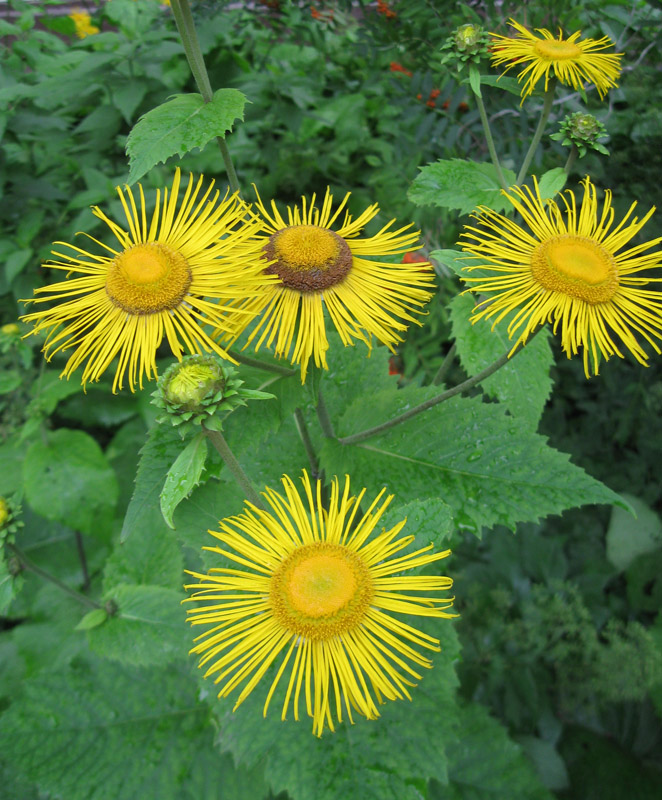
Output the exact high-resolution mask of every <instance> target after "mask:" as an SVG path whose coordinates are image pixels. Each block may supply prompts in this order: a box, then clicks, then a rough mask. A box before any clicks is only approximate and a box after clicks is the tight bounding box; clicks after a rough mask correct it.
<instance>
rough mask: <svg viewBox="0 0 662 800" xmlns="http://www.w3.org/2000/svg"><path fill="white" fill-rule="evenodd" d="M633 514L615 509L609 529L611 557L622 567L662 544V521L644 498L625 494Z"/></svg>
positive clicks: (625, 567)
mask: <svg viewBox="0 0 662 800" xmlns="http://www.w3.org/2000/svg"><path fill="white" fill-rule="evenodd" d="M623 499H624V500H627V502H628V503H629V504H630V505H631V506H632V510H633V511H634V514H636V516H634V515H633V514H631V513H629V512H628V511H625V510H624V509H622V508H614V509H612V512H611V519H610V520H609V528H608V529H607V558H608V559H609V560H610V561H611V563H612V564H613V565H614V566H615V567H617V568H618V569H619V570H624V569H627V568H628V567H629V566H630V564H631V563H632V562H633V561H634V559H635V558H637V557H638V556H640V555H643V554H645V553H651V552H653V550H657V549H658V548H659V547H660V546H662V521H661V520H660V517H659V516H658V515H657V514H656V513H655V512H654V511H652V510H651V509H650V508H649V507H648V506H647V505H646V503H644V501H643V500H640V499H639V498H638V497H633V496H632V495H629V494H624V495H623Z"/></svg>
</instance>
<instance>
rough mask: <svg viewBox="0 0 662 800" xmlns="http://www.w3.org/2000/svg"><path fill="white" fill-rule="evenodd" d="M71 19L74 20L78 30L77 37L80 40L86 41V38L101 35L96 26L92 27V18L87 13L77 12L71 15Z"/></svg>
mask: <svg viewBox="0 0 662 800" xmlns="http://www.w3.org/2000/svg"><path fill="white" fill-rule="evenodd" d="M69 19H71V20H73V23H74V27H75V28H76V36H78V38H79V39H84V38H85V37H86V36H92V35H93V34H95V33H99V29H98V28H97V26H96V25H92V17H91V16H90V15H89V14H87V13H86V12H85V11H77V12H73V13H72V14H69Z"/></svg>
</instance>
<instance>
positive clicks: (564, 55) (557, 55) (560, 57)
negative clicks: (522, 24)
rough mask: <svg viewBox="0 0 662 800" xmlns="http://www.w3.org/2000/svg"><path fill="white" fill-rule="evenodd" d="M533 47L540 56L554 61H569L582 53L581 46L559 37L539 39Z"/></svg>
mask: <svg viewBox="0 0 662 800" xmlns="http://www.w3.org/2000/svg"><path fill="white" fill-rule="evenodd" d="M533 47H534V49H535V51H536V52H537V53H538V55H539V56H542V57H543V58H549V59H551V60H552V61H568V60H569V59H573V58H577V57H578V56H580V55H581V54H582V49H581V47H579V46H578V45H576V44H575V43H574V42H566V41H563V40H561V41H559V40H558V39H539V40H538V41H537V42H536V43H535V44H534V46H533Z"/></svg>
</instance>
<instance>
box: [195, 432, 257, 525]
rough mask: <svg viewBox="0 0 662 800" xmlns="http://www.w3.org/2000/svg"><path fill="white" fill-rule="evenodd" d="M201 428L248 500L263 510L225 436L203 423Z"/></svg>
mask: <svg viewBox="0 0 662 800" xmlns="http://www.w3.org/2000/svg"><path fill="white" fill-rule="evenodd" d="M202 429H203V431H204V432H205V436H206V437H207V438H208V439H209V441H210V442H211V443H212V445H213V446H214V447H215V448H216V450H217V451H218V452H219V454H220V456H221V458H222V459H223V463H224V464H225V466H226V467H227V468H228V469H229V470H230V472H231V473H232V475H233V477H234V479H235V480H236V481H237V483H238V484H239V486H240V487H241V488H242V490H243V492H244V494H245V495H246V497H247V498H248V500H250V502H251V503H252V504H253V505H254V506H257V508H261V509H262V510H263V511H264V503H263V502H262V498H261V497H260V495H259V494H258V493H257V491H256V490H255V487H254V486H253V484H252V483H251V482H250V479H249V477H248V475H246V473H245V472H244V470H243V469H242V468H241V465H240V463H239V462H238V461H237V459H236V458H235V456H234V453H233V452H232V450H231V449H230V445H229V444H228V443H227V442H226V441H225V436H223V434H222V433H221V432H220V431H212V430H210V429H209V428H205V425H204V423H203V424H202Z"/></svg>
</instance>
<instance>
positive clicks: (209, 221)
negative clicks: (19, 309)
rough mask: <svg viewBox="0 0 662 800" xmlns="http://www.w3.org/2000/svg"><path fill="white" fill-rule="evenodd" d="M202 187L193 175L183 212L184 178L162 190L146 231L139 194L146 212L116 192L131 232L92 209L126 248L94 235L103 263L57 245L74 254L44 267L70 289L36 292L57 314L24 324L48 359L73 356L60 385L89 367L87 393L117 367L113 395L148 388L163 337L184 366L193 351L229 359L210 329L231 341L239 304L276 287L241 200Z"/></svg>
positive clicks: (129, 195)
mask: <svg viewBox="0 0 662 800" xmlns="http://www.w3.org/2000/svg"><path fill="white" fill-rule="evenodd" d="M203 181H204V179H203V177H200V178H199V180H198V181H197V182H194V180H193V176H192V175H191V176H190V177H189V181H188V185H187V187H186V189H185V191H184V197H183V199H182V201H181V203H178V201H179V190H180V171H179V169H177V170H176V172H175V178H174V180H173V184H172V188H171V190H170V192H168V190H167V189H165V190H164V192H163V202H161V193H160V191H159V190H157V193H156V207H155V210H154V212H153V215H152V218H151V222H150V223H149V225H148V222H147V213H146V210H145V198H144V195H143V190H142V186H140V185H139V186H138V189H139V192H140V205H139V207H138V206H137V205H136V201H135V198H134V195H133V192H132V191H131V189H130V188H128V187H126V190H125V192H126V194H125V192H123V191H122V190H121V189H119V188H118V190H117V191H118V193H119V197H120V200H121V202H122V206H123V208H124V213H125V215H126V227H122V226H120V225H118V224H117V223H116V222H114V221H113V220H111V219H109V218H108V217H107V216H106V215H105V214H104V213H103V211H101V210H100V209H99V208H94V209H93V212H94V214H95V216H96V217H98V218H99V219H101V220H102V221H103V222H105V223H106V225H107V226H108V227H109V228H110V230H111V232H112V233H113V234H114V236H115V238H116V239H117V241H118V242H119V247H117V246H116V247H110V246H108V245H106V244H103V243H102V242H100V241H97V240H96V239H93V238H92V237H91V236H89V237H88V238H90V239H91V240H92V241H93V242H95V243H96V244H97V245H98V246H99V247H100V248H102V249H103V250H105V254H103V255H94V254H92V253H89V252H87V251H85V250H82V249H80V248H79V247H76V246H75V245H70V244H66V243H65V242H58V243H57V244H59V245H63V246H64V247H66V248H68V250H69V251H71V252H58V251H53V254H54V255H55V256H58V257H59V258H61V259H62V260H61V261H55V262H47V263H46V264H45V265H44V266H45V267H47V268H49V269H56V270H63V271H65V272H66V273H67V280H65V281H63V282H62V283H55V284H53V285H50V286H45V287H43V288H41V289H37V290H36V292H35V293H36V294H37V295H38V297H37V298H36V299H34V300H31V301H29V302H33V303H46V302H48V303H54V305H53V307H52V308H49V309H47V310H45V311H36V312H32V313H30V314H26V315H25V316H24V317H23V319H24V320H26V321H31V322H35V323H36V325H35V328H34V330H33V331H32V333H40V332H42V331H45V332H46V333H47V337H46V343H45V345H44V350H45V352H46V357H47V358H49V359H50V358H51V357H52V356H53V355H54V354H55V353H57V352H59V351H60V350H73V353H72V354H71V356H70V357H69V360H68V361H67V363H66V366H65V367H64V371H63V373H62V374H63V376H66V377H67V378H68V377H69V376H70V375H71V374H72V373H73V372H74V370H76V369H77V368H78V367H79V366H80V365H81V364H84V365H85V366H84V368H83V375H82V383H83V385H85V384H86V383H87V382H88V381H96V380H99V378H100V376H101V375H102V373H103V372H105V370H106V369H107V368H108V367H109V366H110V363H111V362H112V361H113V359H114V358H119V362H118V365H117V368H116V371H115V380H114V382H113V391H115V390H116V389H117V388H118V387H119V388H120V389H121V388H122V384H123V379H124V376H125V374H126V373H127V372H128V380H129V386H130V388H131V391H133V390H134V388H135V384H136V383H138V384H139V385H140V386H141V387H142V382H143V376H144V375H146V376H147V378H148V380H149V379H151V378H152V377H156V375H157V372H156V361H155V358H156V350H157V348H158V347H159V345H160V344H161V342H162V341H163V339H164V338H165V339H166V341H167V342H168V345H169V346H170V349H171V351H172V353H173V354H174V355H175V356H176V357H177V358H178V359H181V357H182V355H183V353H185V352H186V351H188V352H189V353H202V352H215V353H217V354H218V355H220V356H221V357H223V358H228V355H227V353H226V352H225V350H223V349H222V348H221V347H219V345H218V344H217V343H216V341H215V340H214V339H212V338H211V337H210V336H209V334H208V333H207V331H206V330H205V326H206V325H213V326H214V328H215V329H216V330H222V331H224V332H225V333H227V334H233V333H234V332H235V331H236V329H237V328H238V327H240V326H243V325H244V324H245V318H246V316H247V312H246V311H245V310H242V309H239V308H237V302H238V301H239V302H241V300H242V299H246V298H251V299H255V298H258V297H260V296H261V295H263V294H264V292H265V291H266V289H267V287H268V285H269V283H270V282H273V281H274V279H273V278H271V277H270V276H268V275H265V273H264V267H263V264H262V263H261V252H262V242H261V241H259V240H257V239H256V238H255V236H254V234H255V232H256V229H257V224H256V223H255V222H251V221H250V220H247V219H246V206H245V204H244V203H243V202H242V201H241V200H239V199H238V197H237V196H232V197H227V196H226V198H225V199H224V200H222V201H221V202H220V203H218V197H219V192H218V191H216V193H215V194H214V195H213V196H212V191H213V187H214V183H213V181H212V183H211V184H210V185H209V186H208V187H207V188H206V189H204V188H203ZM71 275H76V276H77V277H75V278H73V279H71V278H70V276H71ZM248 316H249V317H250V313H248Z"/></svg>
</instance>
